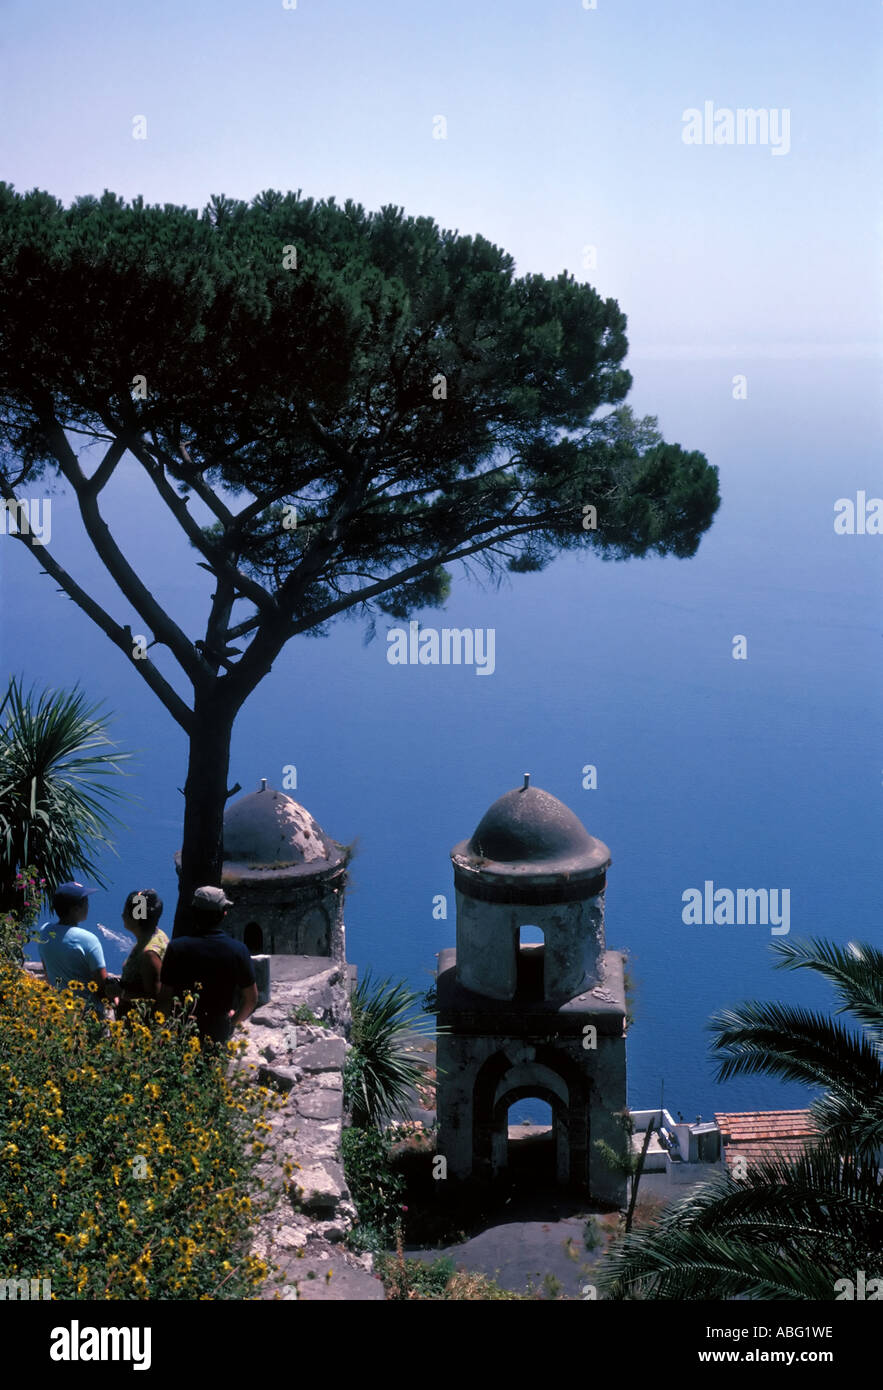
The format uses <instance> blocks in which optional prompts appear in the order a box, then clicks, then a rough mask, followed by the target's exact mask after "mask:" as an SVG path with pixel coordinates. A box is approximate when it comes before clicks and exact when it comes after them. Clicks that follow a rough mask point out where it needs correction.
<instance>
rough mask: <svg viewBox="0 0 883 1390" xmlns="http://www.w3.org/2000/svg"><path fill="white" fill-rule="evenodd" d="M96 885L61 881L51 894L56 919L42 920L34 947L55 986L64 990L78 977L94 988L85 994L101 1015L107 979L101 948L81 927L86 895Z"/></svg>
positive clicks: (86, 910)
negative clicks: (101, 1000)
mask: <svg viewBox="0 0 883 1390" xmlns="http://www.w3.org/2000/svg"><path fill="white" fill-rule="evenodd" d="M95 892H97V889H95V888H84V887H83V885H82V883H73V882H71V883H60V884H59V885H58V887H57V888H56V890H55V892H54V893H53V895H52V909H53V911H54V913H55V921H52V922H44V924H43V926H42V927H41V928H40V930H39V933H38V935H37V950H38V952H39V955H40V960H41V961H42V962H43V969H44V970H45V971H46V979H47V980H48V981H49V983H50V985H55V987H56V989H66V988H67V984H68V981H69V980H79V981H80V983H81V984H82V985H84V986H87V987H88V985H89V984H91V983H94V984H96V985H97V987H98V988H97V990H96V991H93V992H90V993H89V994H87V996H86V998H87V1000H91V1001H92V1008H93V1009H94V1010H95V1011H96V1012H97V1013H99V1014H103V1012H104V1010H103V1006H102V1005H101V1004H100V1002H99V1000H100V997H101V995H102V994H103V992H104V986H105V981H106V980H107V967H106V966H105V963H104V950H103V948H102V945H101V942H100V941H99V939H98V937H97V936H96V935H95V933H94V932H91V931H87V930H86V928H85V927H83V926H81V925H80V924H81V923H82V922H85V920H86V918H87V917H88V916H89V896H90V894H91V893H95Z"/></svg>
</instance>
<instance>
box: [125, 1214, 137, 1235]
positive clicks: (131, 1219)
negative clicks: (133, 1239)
mask: <svg viewBox="0 0 883 1390" xmlns="http://www.w3.org/2000/svg"><path fill="white" fill-rule="evenodd" d="M137 1225H138V1222H137V1221H136V1220H135V1218H134V1217H132V1216H130V1217H129V1219H128V1221H127V1222H126V1230H127V1231H134V1230H135V1229H136V1227H137Z"/></svg>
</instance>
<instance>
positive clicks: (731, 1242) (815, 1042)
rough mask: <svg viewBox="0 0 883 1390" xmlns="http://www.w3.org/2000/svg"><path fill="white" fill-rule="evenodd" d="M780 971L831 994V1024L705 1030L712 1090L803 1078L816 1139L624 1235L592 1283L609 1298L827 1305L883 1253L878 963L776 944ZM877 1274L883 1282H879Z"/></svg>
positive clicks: (876, 954) (863, 947)
mask: <svg viewBox="0 0 883 1390" xmlns="http://www.w3.org/2000/svg"><path fill="white" fill-rule="evenodd" d="M772 949H773V951H774V952H775V953H776V954H777V955H778V957H779V959H778V960H777V962H776V964H777V966H778V967H779V968H782V969H792V970H796V969H810V970H814V971H816V972H817V973H818V974H820V975H822V976H823V977H824V978H825V979H827V980H828V981H829V982H830V983H831V984H833V985H834V987H835V990H836V992H837V995H838V997H839V1000H840V1007H839V1008H838V1009H837V1011H836V1012H837V1013H838V1014H844V1013H850V1014H852V1015H853V1016H854V1018H855V1020H856V1021H857V1023H858V1024H859V1029H858V1030H857V1029H855V1028H848V1027H846V1026H845V1025H844V1024H843V1023H842V1022H841V1021H839V1020H836V1019H834V1018H831V1017H828V1016H826V1015H824V1014H820V1013H814V1012H811V1011H809V1010H806V1009H800V1008H795V1007H792V1006H789V1005H786V1004H779V1003H777V1004H760V1003H748V1004H743V1005H741V1006H740V1007H739V1008H737V1009H728V1010H724V1011H722V1012H720V1013H718V1014H717V1015H715V1017H714V1018H713V1019H712V1020H711V1023H710V1026H711V1028H712V1030H713V1032H714V1034H715V1043H714V1048H715V1051H716V1052H717V1053H718V1054H719V1055H722V1061H721V1064H720V1067H719V1070H718V1080H726V1079H727V1078H728V1077H731V1076H739V1075H752V1074H763V1075H767V1076H777V1077H781V1078H782V1079H784V1080H789V1081H803V1082H805V1083H807V1084H808V1085H812V1086H814V1087H818V1086H819V1084H821V1085H823V1086H824V1087H825V1088H826V1089H825V1091H824V1093H823V1094H822V1095H820V1096H818V1097H817V1098H816V1099H814V1100H813V1101H812V1104H811V1107H810V1108H811V1112H812V1114H813V1117H814V1120H815V1125H816V1128H817V1131H818V1134H819V1139H818V1142H817V1143H816V1144H815V1145H814V1146H813V1147H811V1148H810V1149H809V1151H808V1152H806V1153H805V1154H804V1155H802V1156H801V1157H800V1158H797V1159H793V1160H790V1161H789V1160H786V1159H777V1160H771V1161H768V1162H765V1163H759V1164H756V1165H752V1166H751V1167H750V1168H749V1169H748V1170H747V1173H746V1176H745V1177H744V1178H741V1179H737V1178H736V1177H734V1176H733V1174H732V1173H721V1174H719V1175H717V1176H716V1177H715V1178H714V1179H713V1180H712V1181H711V1182H710V1183H707V1184H705V1185H703V1186H702V1187H700V1188H699V1189H697V1190H694V1191H693V1192H691V1193H689V1194H688V1195H687V1196H685V1197H684V1198H682V1199H681V1200H680V1201H679V1202H677V1203H676V1204H674V1205H673V1206H672V1207H670V1208H669V1209H668V1210H667V1211H666V1212H664V1213H663V1215H662V1216H661V1218H660V1219H659V1220H658V1221H657V1222H656V1223H655V1224H654V1225H653V1226H650V1227H647V1228H645V1229H644V1230H642V1231H639V1232H636V1233H633V1234H631V1235H629V1236H628V1237H626V1238H625V1239H624V1240H623V1241H621V1242H620V1244H619V1245H618V1246H617V1247H616V1248H615V1249H614V1250H613V1251H612V1252H611V1254H610V1255H609V1257H608V1259H607V1261H606V1263H605V1266H604V1269H603V1272H602V1273H601V1275H600V1282H601V1285H602V1286H603V1287H604V1289H605V1291H606V1292H607V1293H608V1295H609V1296H611V1297H614V1298H622V1297H635V1296H637V1297H651V1298H666V1299H667V1298H678V1299H697V1298H733V1297H737V1296H741V1297H744V1298H775V1299H831V1298H833V1297H834V1285H835V1283H836V1281H837V1280H838V1279H840V1278H844V1277H846V1278H848V1277H851V1276H853V1275H854V1272H855V1271H856V1270H858V1269H868V1268H871V1269H873V1270H874V1272H875V1274H876V1273H877V1272H878V1268H879V1266H880V1259H881V1251H883V1179H881V1169H880V1158H881V1154H880V1150H881V1142H883V1124H881V1122H883V1108H881V1096H883V954H881V952H880V951H878V950H876V949H875V948H874V947H873V946H870V945H867V944H864V943H862V944H859V945H854V944H852V943H850V945H849V946H848V947H846V948H842V947H840V946H837V945H835V944H833V943H831V942H827V941H820V940H815V941H809V942H799V941H795V942H777V943H775V944H774V946H773V947H772ZM879 1272H883V1271H879Z"/></svg>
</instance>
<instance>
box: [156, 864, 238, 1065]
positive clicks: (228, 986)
mask: <svg viewBox="0 0 883 1390" xmlns="http://www.w3.org/2000/svg"><path fill="white" fill-rule="evenodd" d="M191 906H192V911H193V917H192V928H191V935H190V936H178V937H173V938H172V940H171V941H170V942H169V944H168V946H167V947H166V952H165V955H164V956H163V963H162V971H161V974H160V992H159V999H158V1001H157V1006H158V1008H159V1009H160V1010H161V1011H162V1012H163V1013H168V1012H169V1011H170V1008H171V1004H172V1000H173V999H174V998H175V997H176V996H180V995H182V994H185V993H186V992H187V991H188V990H193V991H195V990H196V989H197V988H198V989H199V1001H198V1003H197V1006H196V1024H197V1027H198V1029H199V1033H200V1037H201V1038H202V1039H203V1040H208V1039H210V1040H211V1041H212V1042H214V1043H225V1042H227V1041H228V1039H229V1038H230V1037H231V1036H232V1034H233V1030H234V1028H236V1027H237V1026H238V1025H239V1024H240V1023H244V1022H245V1020H246V1019H247V1018H248V1017H249V1016H250V1015H251V1014H252V1013H254V1011H255V1009H256V1008H257V1002H258V987H257V983H256V981H255V973H254V966H253V965H252V961H251V953H250V952H249V950H248V947H247V946H244V945H243V943H242V942H241V941H234V940H233V938H232V937H231V936H228V934H227V933H226V932H225V931H223V930H222V928H221V923H222V922H223V920H224V918H225V916H226V915H227V908H228V907H232V906H233V904H232V903H231V901H230V899H229V898H228V897H227V896H226V895H225V893H224V891H223V889H221V888H211V887H208V888H197V890H196V892H195V893H194V894H193V902H192V904H191ZM237 988H239V989H240V990H241V991H242V1000H241V1003H240V1005H239V1009H238V1010H235V1009H234V1008H233V997H234V994H235V991H236V989H237Z"/></svg>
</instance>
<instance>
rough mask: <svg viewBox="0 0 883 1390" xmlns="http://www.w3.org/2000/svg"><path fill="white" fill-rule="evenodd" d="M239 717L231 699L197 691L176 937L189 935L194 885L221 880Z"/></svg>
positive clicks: (175, 929)
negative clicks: (233, 740)
mask: <svg viewBox="0 0 883 1390" xmlns="http://www.w3.org/2000/svg"><path fill="white" fill-rule="evenodd" d="M235 718H236V709H234V708H231V707H230V705H229V702H226V701H225V702H221V701H219V700H218V699H217V697H216V696H212V695H207V696H206V695H197V697H196V699H195V701H194V720H193V732H192V734H191V737H190V756H189V761H188V764H187V781H186V782H185V784H184V798H185V800H184V835H183V840H182V843H181V869H180V874H179V880H178V907H177V911H176V913H175V926H174V931H173V936H183V935H185V934H186V933H187V932H188V931H189V929H190V910H191V909H190V904H191V900H192V898H193V893H194V890H195V889H197V888H200V887H202V886H203V885H205V884H213V885H215V886H216V887H220V884H221V863H222V855H223V836H224V807H225V805H226V802H227V774H228V772H229V766H230V739H231V736H232V733H233V722H234V720H235Z"/></svg>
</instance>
